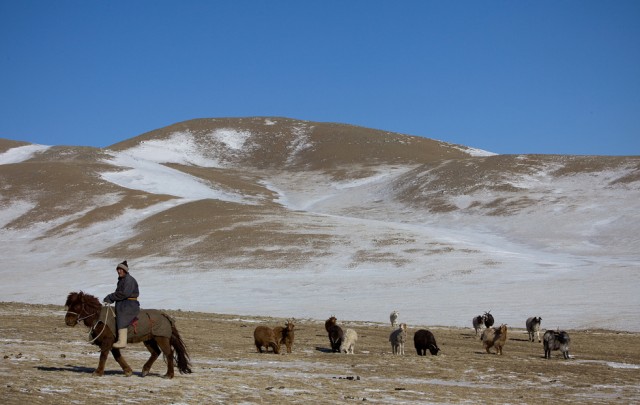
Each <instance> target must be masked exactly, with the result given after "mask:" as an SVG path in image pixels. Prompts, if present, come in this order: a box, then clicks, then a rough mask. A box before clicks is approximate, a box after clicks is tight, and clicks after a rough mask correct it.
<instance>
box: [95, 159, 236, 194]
mask: <svg viewBox="0 0 640 405" xmlns="http://www.w3.org/2000/svg"><path fill="white" fill-rule="evenodd" d="M112 156H113V158H112V159H111V160H109V161H108V162H109V163H110V164H112V165H114V166H117V167H121V168H128V170H121V171H113V172H104V173H102V174H101V177H102V178H103V179H104V180H106V181H109V182H111V183H114V184H117V185H119V186H121V187H124V188H128V189H132V190H140V191H145V192H148V193H152V194H165V195H172V196H176V197H180V198H184V199H185V200H187V201H193V200H202V199H207V198H210V199H214V200H222V201H231V202H241V201H243V200H244V197H243V196H241V195H237V194H232V193H228V192H225V191H222V190H218V189H215V188H213V187H212V185H211V184H208V183H205V182H204V181H202V180H200V179H198V178H197V177H194V176H191V175H188V174H186V173H183V172H181V171H179V170H176V169H172V168H170V167H167V166H164V165H162V164H159V163H156V162H155V161H153V160H147V159H144V158H142V157H140V156H135V155H130V154H129V153H128V152H116V153H112Z"/></svg>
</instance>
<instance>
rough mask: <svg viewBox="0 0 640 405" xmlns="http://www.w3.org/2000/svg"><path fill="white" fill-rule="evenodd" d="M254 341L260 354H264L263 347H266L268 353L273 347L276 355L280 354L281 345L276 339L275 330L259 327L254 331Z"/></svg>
mask: <svg viewBox="0 0 640 405" xmlns="http://www.w3.org/2000/svg"><path fill="white" fill-rule="evenodd" d="M253 339H254V341H255V344H256V348H257V349H258V352H259V353H262V346H264V349H265V351H266V352H268V351H269V347H271V348H272V349H273V352H274V353H275V354H278V353H280V343H279V342H278V340H277V339H276V335H275V333H274V331H273V329H271V328H269V327H268V326H257V327H256V329H255V330H254V331H253Z"/></svg>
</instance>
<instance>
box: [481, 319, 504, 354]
mask: <svg viewBox="0 0 640 405" xmlns="http://www.w3.org/2000/svg"><path fill="white" fill-rule="evenodd" d="M480 339H481V340H482V345H483V347H484V349H485V350H486V351H487V353H491V352H490V351H489V349H490V348H491V347H493V346H495V348H496V354H500V355H501V354H502V348H503V347H504V344H505V343H506V342H507V325H505V324H502V325H500V327H496V328H487V329H485V330H484V332H482V337H481V338H480Z"/></svg>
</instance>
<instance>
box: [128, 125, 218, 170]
mask: <svg viewBox="0 0 640 405" xmlns="http://www.w3.org/2000/svg"><path fill="white" fill-rule="evenodd" d="M201 149H202V148H201V147H200V146H198V144H196V142H195V141H194V139H193V135H192V134H191V133H190V132H175V133H173V134H172V135H171V136H170V137H169V138H168V139H158V140H150V141H143V142H141V143H140V144H139V145H137V146H135V147H133V148H129V149H127V150H126V152H125V153H126V154H127V155H128V156H130V157H131V158H133V159H137V160H144V161H149V162H155V163H177V164H183V165H194V166H201V167H221V165H220V163H219V162H217V161H216V160H215V159H212V158H210V157H205V156H203V154H202V153H201Z"/></svg>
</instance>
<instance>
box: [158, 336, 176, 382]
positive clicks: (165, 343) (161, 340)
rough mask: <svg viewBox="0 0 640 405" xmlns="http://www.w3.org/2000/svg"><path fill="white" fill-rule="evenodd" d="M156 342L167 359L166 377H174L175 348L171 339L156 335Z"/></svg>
mask: <svg viewBox="0 0 640 405" xmlns="http://www.w3.org/2000/svg"><path fill="white" fill-rule="evenodd" d="M156 342H157V344H158V346H160V349H161V350H162V353H163V354H164V357H165V358H166V360H167V374H165V375H164V378H173V348H172V347H171V340H170V339H169V338H165V337H156Z"/></svg>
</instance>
